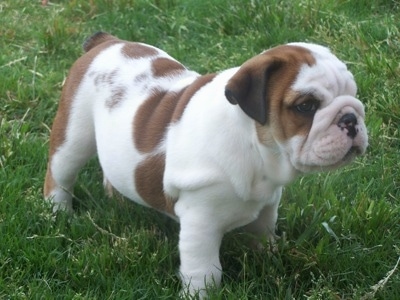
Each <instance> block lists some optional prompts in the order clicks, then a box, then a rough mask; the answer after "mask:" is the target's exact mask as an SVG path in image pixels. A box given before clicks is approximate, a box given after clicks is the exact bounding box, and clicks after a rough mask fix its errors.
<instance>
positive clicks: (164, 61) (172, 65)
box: [151, 57, 186, 77]
mask: <svg viewBox="0 0 400 300" xmlns="http://www.w3.org/2000/svg"><path fill="white" fill-rule="evenodd" d="M151 70H152V71H153V75H154V77H168V76H173V75H178V74H180V73H182V71H184V70H186V68H185V67H184V66H183V65H182V64H180V63H179V62H177V61H175V60H173V59H170V58H166V57H159V58H156V59H154V60H153V62H152V65H151Z"/></svg>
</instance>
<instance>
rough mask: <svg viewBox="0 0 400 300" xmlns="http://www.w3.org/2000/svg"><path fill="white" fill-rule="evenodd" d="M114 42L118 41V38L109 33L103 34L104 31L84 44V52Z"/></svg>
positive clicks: (94, 35)
mask: <svg viewBox="0 0 400 300" xmlns="http://www.w3.org/2000/svg"><path fill="white" fill-rule="evenodd" d="M112 40H117V38H116V37H115V36H112V35H111V34H109V33H107V32H102V31H99V32H96V33H95V34H93V35H92V36H90V37H89V38H87V39H86V41H85V42H84V43H83V50H85V52H88V51H89V50H91V49H93V48H94V47H96V46H98V45H100V44H102V43H104V42H107V41H112Z"/></svg>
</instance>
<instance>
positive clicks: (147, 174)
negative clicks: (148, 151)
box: [135, 153, 175, 215]
mask: <svg viewBox="0 0 400 300" xmlns="http://www.w3.org/2000/svg"><path fill="white" fill-rule="evenodd" d="M164 170H165V154H164V153H163V154H156V155H152V156H150V157H148V158H147V159H146V160H145V161H144V162H143V163H142V164H140V165H139V166H138V167H137V169H136V171H135V185H136V188H137V191H138V193H139V195H140V196H141V197H142V198H143V200H145V201H146V203H148V204H149V205H150V206H151V207H153V208H155V209H157V210H159V211H164V212H167V213H169V214H171V215H175V212H174V205H175V203H174V201H173V200H172V199H171V198H170V197H168V196H167V195H165V193H164V189H163V176H164Z"/></svg>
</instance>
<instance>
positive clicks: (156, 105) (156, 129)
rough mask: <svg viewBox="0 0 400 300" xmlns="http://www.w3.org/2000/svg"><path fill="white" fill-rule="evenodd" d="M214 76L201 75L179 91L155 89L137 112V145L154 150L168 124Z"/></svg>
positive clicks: (147, 150)
mask: <svg viewBox="0 0 400 300" xmlns="http://www.w3.org/2000/svg"><path fill="white" fill-rule="evenodd" d="M214 77H215V75H214V74H210V75H207V76H202V77H199V78H198V79H196V80H195V81H194V82H193V83H192V84H191V85H189V86H188V87H187V88H185V89H183V90H181V91H179V92H177V93H175V92H165V91H158V90H155V91H153V93H152V95H151V96H150V97H149V98H148V99H147V100H146V101H144V102H143V103H142V105H141V106H140V107H139V109H138V110H137V112H136V114H135V119H134V122H133V126H134V137H133V138H134V142H135V147H136V148H137V149H138V150H139V151H141V152H144V153H150V152H152V151H153V150H154V149H155V148H156V147H157V145H159V144H160V142H161V140H162V139H163V137H164V135H165V131H166V128H167V127H168V125H169V124H171V123H172V122H177V121H178V120H179V119H180V117H181V116H182V114H183V112H184V110H185V108H186V105H187V104H188V103H189V101H190V99H191V98H192V97H193V95H194V94H195V93H196V92H197V91H198V90H199V89H200V88H201V87H202V86H204V85H205V84H207V83H208V82H210V81H211V80H212V79H213V78H214Z"/></svg>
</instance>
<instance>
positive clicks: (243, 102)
mask: <svg viewBox="0 0 400 300" xmlns="http://www.w3.org/2000/svg"><path fill="white" fill-rule="evenodd" d="M304 64H307V65H310V66H311V65H313V64H315V58H314V57H313V55H312V54H311V52H310V51H309V50H308V49H305V48H303V47H298V46H278V47H275V48H273V49H271V50H268V51H266V52H264V53H262V54H260V55H257V56H255V57H253V58H251V59H250V60H248V61H247V62H245V63H244V64H243V66H242V67H241V68H240V69H239V71H238V72H237V73H236V74H235V75H234V76H233V77H232V79H231V80H230V81H229V83H228V85H227V87H226V88H227V90H229V92H227V93H226V95H227V98H228V100H229V101H230V102H231V103H232V104H236V103H238V104H239V105H240V106H241V108H242V109H243V110H244V111H245V112H246V113H247V114H248V115H249V116H250V117H252V118H254V119H255V120H257V121H258V122H256V129H257V134H258V138H259V140H260V141H261V142H262V143H264V144H268V142H269V141H273V140H274V139H279V140H287V139H288V138H290V137H291V136H293V135H295V134H298V133H299V132H301V133H303V132H307V131H308V130H309V128H310V126H311V123H312V120H310V119H305V118H302V117H300V116H298V115H296V114H295V112H294V110H293V107H292V104H293V102H294V101H295V99H293V98H295V97H298V95H295V93H293V92H292V91H291V90H290V86H291V85H292V84H293V82H294V80H295V79H296V77H297V75H298V73H299V70H300V68H301V67H302V66H303V65H304Z"/></svg>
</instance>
